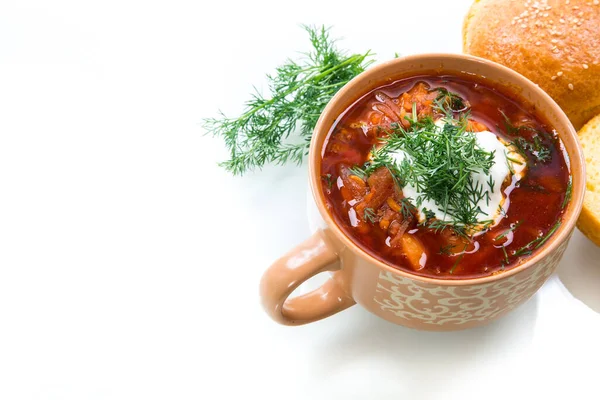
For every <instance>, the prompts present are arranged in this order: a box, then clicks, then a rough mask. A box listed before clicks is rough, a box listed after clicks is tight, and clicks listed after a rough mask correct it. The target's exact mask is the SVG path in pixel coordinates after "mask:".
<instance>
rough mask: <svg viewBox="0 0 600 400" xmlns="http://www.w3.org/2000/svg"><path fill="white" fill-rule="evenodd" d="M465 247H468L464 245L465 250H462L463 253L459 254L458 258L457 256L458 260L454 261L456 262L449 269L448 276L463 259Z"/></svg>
mask: <svg viewBox="0 0 600 400" xmlns="http://www.w3.org/2000/svg"><path fill="white" fill-rule="evenodd" d="M467 247H468V245H467V244H465V248H464V249H463V251H462V252H461V253H460V256H458V259H457V260H456V262H455V263H454V265H453V266H452V268H450V274H452V273H453V272H454V269H455V268H456V267H457V266H458V264H459V263H460V262H461V261H462V259H463V257H464V256H465V251H467Z"/></svg>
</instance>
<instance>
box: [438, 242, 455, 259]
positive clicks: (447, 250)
mask: <svg viewBox="0 0 600 400" xmlns="http://www.w3.org/2000/svg"><path fill="white" fill-rule="evenodd" d="M454 247H456V246H454V245H452V244H449V245H447V246H442V247H440V251H439V253H438V254H440V255H442V256H450V255H452V249H453V248H454Z"/></svg>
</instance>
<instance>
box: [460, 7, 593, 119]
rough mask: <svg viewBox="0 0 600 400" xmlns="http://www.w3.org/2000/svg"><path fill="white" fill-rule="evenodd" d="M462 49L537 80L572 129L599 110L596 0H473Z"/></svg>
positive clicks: (466, 19)
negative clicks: (561, 111) (565, 115)
mask: <svg viewBox="0 0 600 400" xmlns="http://www.w3.org/2000/svg"><path fill="white" fill-rule="evenodd" d="M463 50H464V52H465V53H468V54H472V55H475V56H479V57H483V58H487V59H489V60H492V61H496V62H498V63H500V64H503V65H506V66H507V67H509V68H512V69H514V70H515V71H518V72H520V73H521V74H523V75H525V76H526V77H527V78H529V79H530V80H532V81H533V82H535V83H537V84H538V85H539V86H540V87H541V88H542V89H543V90H545V91H546V92H547V93H548V94H549V95H550V96H552V98H554V100H555V101H556V102H557V103H558V104H559V105H560V106H561V108H562V109H563V110H564V111H565V113H566V114H567V116H568V117H569V119H570V120H571V122H572V123H573V125H574V126H575V129H580V128H581V127H582V126H583V124H585V123H586V122H587V121H588V120H589V119H591V118H592V117H594V116H595V115H597V114H600V0H555V1H553V0H537V1H535V0H476V1H475V3H474V4H473V5H472V6H471V9H470V11H469V13H468V14H467V16H466V18H465V21H464V24H463Z"/></svg>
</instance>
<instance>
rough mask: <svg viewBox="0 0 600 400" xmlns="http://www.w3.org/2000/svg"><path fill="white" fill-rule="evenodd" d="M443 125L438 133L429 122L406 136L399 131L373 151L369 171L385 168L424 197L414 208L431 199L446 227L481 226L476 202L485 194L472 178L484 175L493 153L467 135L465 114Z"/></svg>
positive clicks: (425, 120) (415, 125) (418, 125)
mask: <svg viewBox="0 0 600 400" xmlns="http://www.w3.org/2000/svg"><path fill="white" fill-rule="evenodd" d="M446 122H447V123H446V124H445V125H444V126H443V127H442V128H440V127H438V126H436V125H435V123H434V122H433V120H432V119H430V118H423V119H422V120H420V121H418V122H416V123H414V124H413V125H412V126H411V129H410V131H406V130H404V129H403V128H402V127H400V126H399V127H398V128H397V129H396V130H394V132H392V133H391V134H390V136H388V137H387V138H386V139H384V140H383V145H382V146H381V147H379V148H376V149H374V150H373V151H372V161H371V166H370V167H369V168H373V169H377V168H379V167H381V166H385V167H387V168H388V169H389V170H390V172H391V173H392V176H395V178H396V180H397V181H398V182H401V183H405V182H406V183H409V184H410V185H411V186H413V187H415V188H416V189H417V190H418V191H419V192H420V193H422V195H421V196H419V198H417V199H415V201H416V204H417V206H418V205H419V204H421V203H422V202H423V201H424V200H432V201H434V202H435V203H436V204H438V205H439V206H440V208H441V209H442V210H443V212H444V214H445V216H449V217H450V218H446V217H444V218H442V219H443V220H448V221H443V222H444V223H445V224H446V225H452V226H453V227H455V228H456V227H462V228H466V229H467V230H468V228H470V227H473V226H474V225H477V224H478V223H479V221H478V220H477V217H478V215H479V214H480V213H481V209H480V208H479V206H478V205H477V203H478V202H479V201H481V200H483V199H485V198H486V196H487V192H488V191H487V190H486V188H485V187H484V184H481V183H479V182H475V181H474V180H473V178H472V176H471V174H473V173H475V172H481V171H483V172H484V173H486V174H488V173H489V170H490V168H491V167H492V165H493V160H494V153H493V152H492V153H490V152H487V151H484V150H482V149H480V148H479V146H478V145H477V140H476V136H475V134H474V133H472V132H467V131H466V126H467V117H466V116H465V115H463V116H462V117H461V118H459V119H458V120H453V121H452V122H450V121H446ZM398 151H402V152H404V153H405V154H406V155H407V157H405V158H404V159H403V161H402V162H401V163H400V164H399V165H398V163H397V162H396V161H395V159H394V157H393V154H394V153H396V152H398ZM403 186H404V185H401V186H400V187H403ZM440 222H442V221H440ZM438 224H439V222H438ZM437 228H438V229H439V228H441V229H443V227H440V226H439V225H438V226H437Z"/></svg>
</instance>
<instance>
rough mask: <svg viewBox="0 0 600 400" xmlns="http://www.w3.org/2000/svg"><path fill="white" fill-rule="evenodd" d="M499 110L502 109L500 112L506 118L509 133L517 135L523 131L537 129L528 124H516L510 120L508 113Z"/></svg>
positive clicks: (505, 125)
mask: <svg viewBox="0 0 600 400" xmlns="http://www.w3.org/2000/svg"><path fill="white" fill-rule="evenodd" d="M498 111H500V114H502V118H503V119H504V130H505V131H506V133H508V134H509V135H511V136H515V135H518V134H519V133H520V132H521V131H535V129H534V128H532V127H530V126H527V125H521V126H514V125H513V123H512V122H511V121H510V119H509V118H508V117H507V116H506V114H504V112H503V111H502V110H498Z"/></svg>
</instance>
